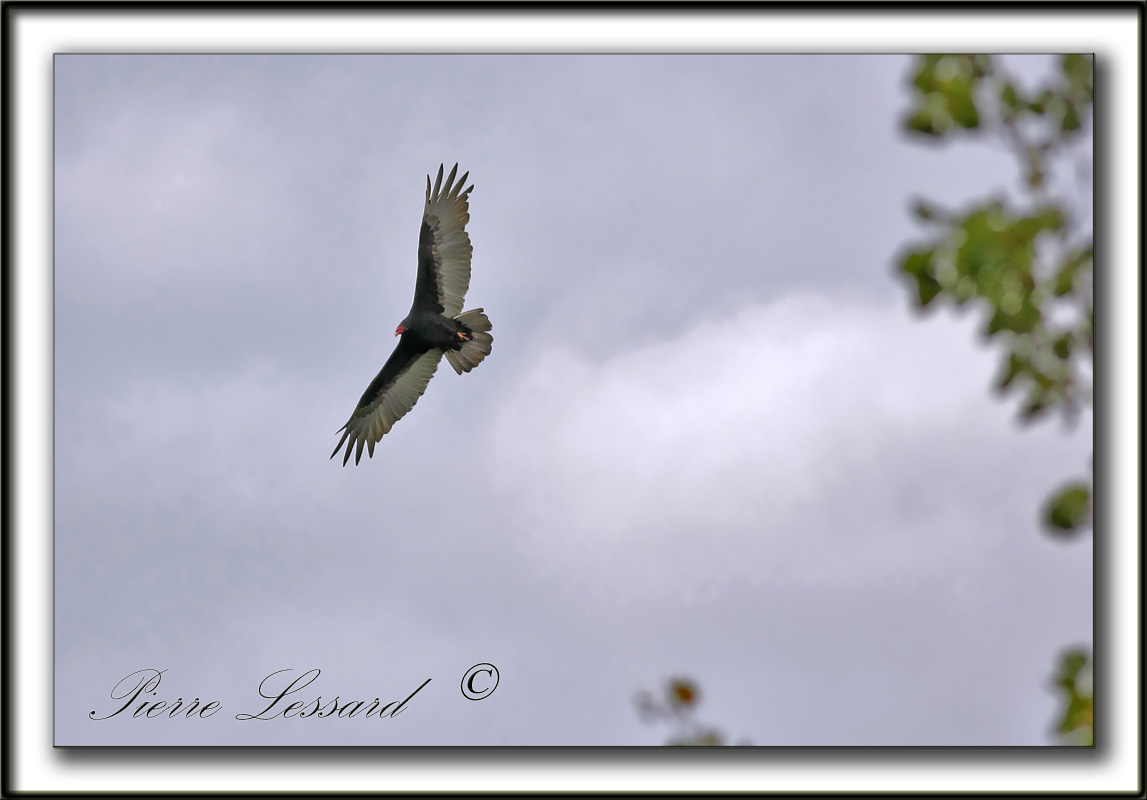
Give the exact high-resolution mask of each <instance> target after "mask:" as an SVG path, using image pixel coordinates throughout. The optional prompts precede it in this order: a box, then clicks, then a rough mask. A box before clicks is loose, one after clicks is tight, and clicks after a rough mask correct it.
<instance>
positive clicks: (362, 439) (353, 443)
mask: <svg viewBox="0 0 1147 800" xmlns="http://www.w3.org/2000/svg"><path fill="white" fill-rule="evenodd" d="M441 360H442V351H441V350H439V349H437V348H434V349H431V350H425V351H422V350H418V349H417V348H416V347H415V346H412V345H411V343H410V342H409V341H408V340H407V337H405V336H404V337H402V340H400V341H399V343H398V347H396V348H394V352H393V353H391V354H390V358H388V359H387V360H386V363H385V364H384V365H383V367H382V369H381V370H380V371H379V373H378V375H376V376H375V378H374V380H373V381H371V382H370V386H368V387H366V391H365V392H363V394H362V399H360V400H359V401H358V407H357V408H355V410H354V413H353V414H351V415H350V419H349V420H347V423H346V425H344V426H342V428H340V429H339V430H341V431H342V432H343V435H342V438H341V439H339V443H338V445H337V446H336V447H335V450H334V452H333V453H331V458H334V457H335V456H336V455H338V452H339V449H340V448H341V447H342V446H343V442H346V455H345V456H343V466H346V463H347V461H349V460H350V453H351V450H352V449H353V450H354V451H355V454H354V463H355V464H357V463H358V462H359V459H360V458H362V447H363V445H364V444H365V445H366V448H367V454H368V455H369V456H370V457H373V456H374V446H375V444H376V443H377V442H378V440H379V439H381V438H382V436H383V434H385V433H388V432H389V431H390V429H391V427H393V425H394V423H395V422H397V421H398V420H400V419H402V417H403V416H404V415H405V414H406V412H407V411H409V410H410V409H412V408H414V404H415V403H417V402H418V398H419V397H421V396H422V393H423V392H425V391H426V385H427V384H428V383H430V379H431V378H433V377H434V371H435V370H436V369H438V362H439V361H441ZM348 439H349V441H348Z"/></svg>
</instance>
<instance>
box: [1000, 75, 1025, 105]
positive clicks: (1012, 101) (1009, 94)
mask: <svg viewBox="0 0 1147 800" xmlns="http://www.w3.org/2000/svg"><path fill="white" fill-rule="evenodd" d="M1000 101H1001V102H1002V103H1003V104H1004V105H1005V106H1007V107H1008V108H1010V109H1012V110H1015V109H1017V108H1019V105H1020V96H1019V95H1018V94H1017V93H1016V87H1015V86H1013V85H1012V84H1011V82H1007V81H1006V82H1004V84H1003V85H1002V86H1000Z"/></svg>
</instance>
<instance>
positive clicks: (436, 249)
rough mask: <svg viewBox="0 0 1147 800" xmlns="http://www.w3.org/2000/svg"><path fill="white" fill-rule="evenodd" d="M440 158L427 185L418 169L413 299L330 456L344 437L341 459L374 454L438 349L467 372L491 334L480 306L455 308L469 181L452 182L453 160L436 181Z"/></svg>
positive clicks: (463, 275)
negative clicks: (420, 198) (422, 189)
mask: <svg viewBox="0 0 1147 800" xmlns="http://www.w3.org/2000/svg"><path fill="white" fill-rule="evenodd" d="M444 166H445V165H442V166H440V167H439V168H438V177H437V178H436V179H435V181H434V188H433V189H431V186H430V176H429V175H427V176H426V206H425V208H424V209H423V212H422V231H421V232H420V233H419V234H418V278H417V280H416V282H415V284H414V302H413V303H412V304H411V306H410V313H409V314H407V315H406V319H404V320H403V321H402V322H401V323H399V325H398V328H396V329H395V331H394V335H395V336H401V337H402V338H400V339H399V340H398V346H397V347H395V348H394V352H393V353H391V354H390V358H388V359H387V360H386V363H385V364H384V365H383V367H382V370H381V371H380V372H379V373H378V375H376V376H375V377H374V380H373V381H371V382H370V386H368V387H366V391H365V392H363V394H362V398H361V399H360V400H359V401H358V406H357V407H355V410H354V413H352V414H351V415H350V419H349V420H347V423H346V425H344V426H342V427H341V428H340V429H339V431H338V432H341V433H342V438H341V439H339V443H338V445H337V446H336V447H335V450H334V452H333V453H331V458H334V457H335V456H336V455H338V452H339V450H340V449H341V448H342V446H343V443H344V442H345V443H346V455H345V456H343V466H346V463H347V461H349V460H350V454H351V450H352V449H353V450H354V463H355V464H357V463H358V462H359V459H360V458H362V448H363V445H366V449H367V454H368V455H369V456H371V457H373V456H374V446H375V444H376V443H377V442H378V440H379V439H381V438H382V436H383V434H385V433H387V432H389V431H390V429H391V427H392V426H393V425H394V423H395V422H397V421H398V420H400V419H402V417H403V415H405V414H406V412H408V411H409V410H410V409H412V408H414V404H415V403H417V402H418V398H419V397H421V396H422V393H423V392H424V391H426V384H428V383H430V379H431V378H432V377H434V371H435V370H436V369H438V362H439V361H441V360H442V356H446V360H447V361H449V362H450V366H452V367H454V371H455V372H457V373H458V374H459V375H461V374H462V373H463V372H469V371H470V370H472V369H474V367H476V366H478V364H480V363H482V359H484V358H485V357H486V356H488V355H490V345H491V344H492V343H493V341H494V337H493V336H491V335H490V327H491V326H490V320H489V318H487V316H486V315H485V314H484V313H483V310H482V309H480V308H475V309H473V310H471V311H466V312H463V311H462V301H463V299H464V298H465V297H466V290H467V289H469V288H470V254H471V253H472V252H473V248H472V247H471V246H470V236H469V235H468V234H467V233H466V223H467V222H469V221H470V212H469V196H470V192H471V191H472V190H473V189H474V187H473V186H469V187H467V188H466V189H462V187H463V186H465V185H466V178H467V177H469V175H470V173H469V172H467V173H465V174H464V175H463V176H462V177H461V178H460V179H459V180H458V182H457V183H455V182H454V176H455V175H456V174H457V173H458V165H457V164H455V165H454V169H452V170H450V175H449V177H447V178H446V185H445V186H443V185H442V172H443V167H444Z"/></svg>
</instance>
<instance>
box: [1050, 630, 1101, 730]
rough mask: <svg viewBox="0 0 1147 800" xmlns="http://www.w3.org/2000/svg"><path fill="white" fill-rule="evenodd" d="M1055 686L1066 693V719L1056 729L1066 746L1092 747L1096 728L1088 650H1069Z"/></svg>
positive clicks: (1056, 677) (1061, 663) (1064, 698)
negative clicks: (1093, 716) (1093, 720)
mask: <svg viewBox="0 0 1147 800" xmlns="http://www.w3.org/2000/svg"><path fill="white" fill-rule="evenodd" d="M1055 685H1056V686H1057V687H1059V688H1060V690H1062V693H1063V700H1064V710H1063V716H1062V717H1061V719H1060V721H1059V724H1057V725H1056V727H1055V732H1056V733H1057V734H1058V735H1059V737H1060V740H1061V741H1062V742H1063V743H1064V744H1074V745H1082V746H1085V747H1090V746H1092V745H1093V744H1094V743H1095V742H1094V738H1095V728H1094V725H1093V722H1092V691H1091V690H1092V666H1091V657H1090V656H1089V655H1088V652H1087V650H1086V649H1084V648H1077V649H1074V650H1069V651H1068V652H1067V653H1065V654H1064V655H1063V657H1062V659H1061V660H1060V664H1059V670H1058V671H1057V672H1056V676H1055Z"/></svg>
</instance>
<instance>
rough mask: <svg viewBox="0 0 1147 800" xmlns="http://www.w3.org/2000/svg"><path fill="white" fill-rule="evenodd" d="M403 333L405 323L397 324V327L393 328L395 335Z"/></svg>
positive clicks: (404, 331)
mask: <svg viewBox="0 0 1147 800" xmlns="http://www.w3.org/2000/svg"><path fill="white" fill-rule="evenodd" d="M404 333H406V326H405V325H399V326H398V327H397V328H395V329H394V335H395V336H400V335H401V334H404Z"/></svg>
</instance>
